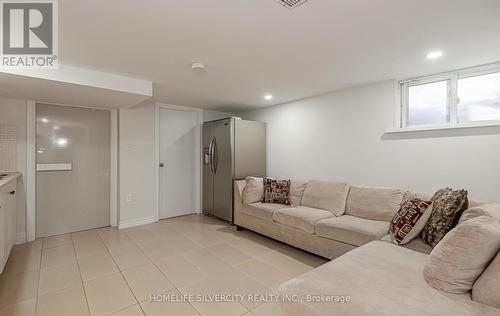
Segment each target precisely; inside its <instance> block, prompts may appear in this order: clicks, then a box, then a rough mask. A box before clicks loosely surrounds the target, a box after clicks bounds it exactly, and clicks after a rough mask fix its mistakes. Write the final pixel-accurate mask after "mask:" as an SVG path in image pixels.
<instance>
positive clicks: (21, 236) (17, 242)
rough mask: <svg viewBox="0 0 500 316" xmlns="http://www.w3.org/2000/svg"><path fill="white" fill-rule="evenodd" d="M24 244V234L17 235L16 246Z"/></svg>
mask: <svg viewBox="0 0 500 316" xmlns="http://www.w3.org/2000/svg"><path fill="white" fill-rule="evenodd" d="M24 243H26V232H20V233H17V236H16V245H20V244H24Z"/></svg>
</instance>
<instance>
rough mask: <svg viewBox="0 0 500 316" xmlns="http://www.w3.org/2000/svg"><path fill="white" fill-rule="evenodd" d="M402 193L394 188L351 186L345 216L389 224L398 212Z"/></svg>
mask: <svg viewBox="0 0 500 316" xmlns="http://www.w3.org/2000/svg"><path fill="white" fill-rule="evenodd" d="M403 195H404V192H403V191H401V190H400V189H395V188H378V187H362V186H355V185H353V186H351V188H350V190H349V195H348V196H347V206H346V214H347V215H352V216H356V217H362V218H367V219H373V220H376V221H386V222H390V221H391V219H392V217H393V216H394V214H395V213H396V212H397V211H398V209H399V207H400V205H401V201H402V199H403Z"/></svg>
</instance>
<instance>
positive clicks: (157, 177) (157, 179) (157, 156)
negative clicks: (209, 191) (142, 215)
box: [154, 103, 203, 222]
mask: <svg viewBox="0 0 500 316" xmlns="http://www.w3.org/2000/svg"><path fill="white" fill-rule="evenodd" d="M160 109H166V110H174V111H184V112H194V113H195V115H196V129H197V130H198V131H197V133H196V142H195V155H196V157H197V161H198V163H197V164H196V166H195V167H196V170H195V174H196V179H197V181H196V188H195V194H194V195H195V198H196V201H195V205H196V209H195V210H193V211H194V212H195V213H197V214H199V213H201V201H202V200H201V192H202V191H201V186H202V183H203V182H202V161H201V152H202V151H201V149H202V148H201V146H202V143H201V140H202V138H201V133H202V128H201V127H202V125H203V110H202V109H198V108H192V107H187V106H180V105H173V104H165V103H155V186H154V188H155V192H154V199H155V212H154V213H155V214H154V220H155V222H157V221H159V219H160Z"/></svg>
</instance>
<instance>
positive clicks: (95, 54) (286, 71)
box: [59, 0, 500, 111]
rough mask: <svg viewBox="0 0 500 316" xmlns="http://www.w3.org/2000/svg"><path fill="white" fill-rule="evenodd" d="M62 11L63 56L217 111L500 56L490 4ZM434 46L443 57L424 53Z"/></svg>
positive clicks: (333, 1) (395, 1)
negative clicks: (198, 68)
mask: <svg viewBox="0 0 500 316" xmlns="http://www.w3.org/2000/svg"><path fill="white" fill-rule="evenodd" d="M59 16H60V18H59V36H60V39H59V55H60V56H59V57H60V59H59V60H60V63H62V64H67V65H71V66H76V67H82V68H87V69H94V70H99V71H104V72H110V73H114V74H120V75H125V76H130V77H133V78H138V79H144V80H149V81H152V82H153V83H154V85H153V99H154V100H156V101H159V102H164V103H169V104H176V105H187V106H195V107H202V108H211V109H218V110H229V111H240V110H249V109H253V108H258V107H261V106H265V105H269V104H278V103H284V102H288V101H292V100H297V99H301V98H305V97H309V96H313V95H317V94H321V93H324V92H328V91H332V90H336V89H341V88H345V87H350V86H356V85H361V84H366V83H370V82H375V81H380V80H386V79H403V78H407V77H412V76H417V75H423V74H432V73H436V72H441V71H446V70H452V69H456V68H463V67H468V66H474V65H480V64H485V63H491V62H496V61H500V1H499V0H418V1H410V0H309V1H308V2H306V3H305V4H304V5H302V6H300V7H298V8H296V9H293V10H290V9H287V8H284V7H282V6H280V5H279V4H277V3H276V2H275V0H251V1H249V0H217V1H206V0H177V1H174V0H142V1H134V0H106V1H102V0H85V1H82V0H64V1H59ZM434 49H441V50H443V51H444V52H445V56H444V57H443V58H441V59H439V60H438V61H428V60H426V59H425V54H426V53H427V52H428V51H430V50H434ZM194 61H200V62H203V63H205V64H206V66H207V68H206V71H205V72H203V73H195V72H193V71H192V70H191V69H190V63H191V62H194ZM266 93H272V94H273V95H274V96H275V98H274V99H273V100H272V101H271V102H268V101H264V100H263V95H264V94H266Z"/></svg>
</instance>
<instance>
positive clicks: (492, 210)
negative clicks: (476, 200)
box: [458, 203, 500, 225]
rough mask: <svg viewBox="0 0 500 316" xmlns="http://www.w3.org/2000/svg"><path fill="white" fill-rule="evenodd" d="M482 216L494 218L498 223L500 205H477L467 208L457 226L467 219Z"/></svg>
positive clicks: (499, 219)
mask: <svg viewBox="0 0 500 316" xmlns="http://www.w3.org/2000/svg"><path fill="white" fill-rule="evenodd" d="M483 215H486V216H491V217H494V218H496V219H497V220H498V221H500V203H488V204H479V205H477V206H473V207H471V208H468V209H467V210H465V211H464V213H463V214H462V216H461V217H460V220H459V221H458V225H460V224H462V223H463V222H465V221H467V220H469V219H472V218H474V217H479V216H483Z"/></svg>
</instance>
